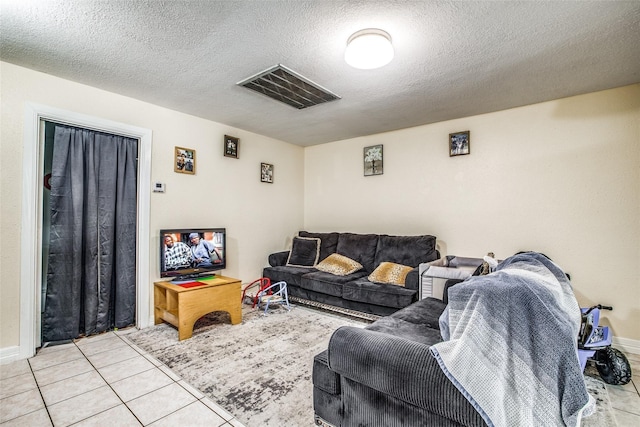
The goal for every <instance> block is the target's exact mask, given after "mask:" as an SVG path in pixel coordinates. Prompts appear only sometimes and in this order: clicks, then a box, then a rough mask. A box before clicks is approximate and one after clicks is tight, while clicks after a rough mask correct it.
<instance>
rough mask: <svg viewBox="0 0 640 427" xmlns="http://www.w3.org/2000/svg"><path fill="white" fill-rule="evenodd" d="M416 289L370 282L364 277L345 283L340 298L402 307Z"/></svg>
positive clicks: (411, 299) (412, 297)
mask: <svg viewBox="0 0 640 427" xmlns="http://www.w3.org/2000/svg"><path fill="white" fill-rule="evenodd" d="M415 295H416V291H414V290H412V289H407V288H404V287H402V286H396V285H387V284H384V283H372V282H370V281H369V280H367V278H366V277H363V278H360V279H357V280H354V281H351V282H348V283H345V284H344V286H343V288H342V298H344V299H346V300H351V301H359V302H363V303H367V304H375V305H381V306H385V307H394V308H403V307H406V306H408V305H409V304H411V303H412V302H413V299H414V297H415Z"/></svg>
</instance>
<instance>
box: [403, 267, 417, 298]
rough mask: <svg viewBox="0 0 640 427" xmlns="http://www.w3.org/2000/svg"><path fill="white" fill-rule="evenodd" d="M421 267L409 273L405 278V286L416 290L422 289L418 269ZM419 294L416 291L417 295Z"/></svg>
mask: <svg viewBox="0 0 640 427" xmlns="http://www.w3.org/2000/svg"><path fill="white" fill-rule="evenodd" d="M419 268H420V267H416V268H414V269H413V270H411V271H410V272H409V273H407V277H405V279H404V287H405V288H407V289H413V290H414V291H416V292H417V291H419V290H420V274H418V270H419ZM417 295H418V294H417V293H416V296H417Z"/></svg>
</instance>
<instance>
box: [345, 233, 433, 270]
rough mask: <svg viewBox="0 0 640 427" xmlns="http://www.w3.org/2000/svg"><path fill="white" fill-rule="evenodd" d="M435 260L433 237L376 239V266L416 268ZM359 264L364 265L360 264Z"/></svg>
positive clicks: (382, 236) (385, 236)
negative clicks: (392, 263) (384, 264)
mask: <svg viewBox="0 0 640 427" xmlns="http://www.w3.org/2000/svg"><path fill="white" fill-rule="evenodd" d="M338 252H340V251H338ZM340 253H342V252H340ZM436 259H438V253H437V252H436V238H435V237H434V236H430V235H424V236H388V235H386V234H382V235H380V237H379V239H378V243H377V247H376V255H375V265H376V266H378V265H379V264H380V263H381V262H384V261H387V262H394V263H396V264H402V265H408V266H410V267H417V266H418V265H420V264H421V263H424V262H430V261H435V260H436ZM361 264H363V265H364V263H362V262H361Z"/></svg>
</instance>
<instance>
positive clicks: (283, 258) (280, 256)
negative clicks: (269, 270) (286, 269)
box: [269, 251, 289, 267]
mask: <svg viewBox="0 0 640 427" xmlns="http://www.w3.org/2000/svg"><path fill="white" fill-rule="evenodd" d="M288 259H289V251H282V252H275V253H273V254H270V255H269V265H270V266H271V267H281V266H283V265H287V260H288Z"/></svg>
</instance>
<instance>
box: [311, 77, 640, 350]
mask: <svg viewBox="0 0 640 427" xmlns="http://www.w3.org/2000/svg"><path fill="white" fill-rule="evenodd" d="M465 130H469V131H471V154H470V155H466V156H458V157H449V153H448V145H447V144H448V134H449V133H452V132H458V131H465ZM376 144H383V145H384V174H383V175H378V176H369V177H364V176H363V160H362V157H363V154H362V152H363V147H366V146H371V145H376ZM304 173H305V191H304V197H305V207H304V212H305V219H304V226H305V229H307V230H311V231H334V230H337V231H353V232H372V233H390V234H400V235H402V234H433V235H435V236H437V237H438V239H439V240H440V241H441V243H442V244H443V247H444V248H445V252H446V254H455V255H462V256H473V257H480V256H483V255H485V254H486V253H487V252H489V251H493V252H495V254H496V256H498V257H500V258H505V257H507V256H509V255H512V254H514V253H515V252H518V251H521V250H536V251H540V252H544V253H545V254H547V255H548V256H550V257H551V258H552V259H554V260H555V261H556V262H557V263H558V264H559V265H560V266H562V267H563V268H564V269H565V270H566V271H568V272H570V273H571V275H572V278H573V285H574V290H575V293H576V296H577V298H578V301H579V302H580V303H581V304H583V305H588V304H594V303H602V304H608V305H612V306H614V311H613V312H610V313H605V316H606V318H607V320H608V322H609V323H610V325H611V326H612V329H613V332H614V334H615V335H616V337H620V338H626V339H631V340H640V267H639V265H640V85H637V84H636V85H632V86H627V87H623V88H618V89H614V90H608V91H603V92H598V93H592V94H587V95H583V96H576V97H572V98H567V99H561V100H557V101H552V102H546V103H542V104H537V105H531V106H526V107H522V108H516V109H511V110H507V111H501V112H497V113H492V114H485V115H480V116H474V117H468V118H464V119H459V120H452V121H448V122H441V123H436V124H432V125H427V126H420V127H415V128H410V129H403V130H399V131H395V132H388V133H384V134H377V135H371V136H368V137H362V138H354V139H350V140H345V141H338V142H334V143H330V144H324V145H319V146H314V147H308V148H307V149H306V150H305V172H304Z"/></svg>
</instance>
